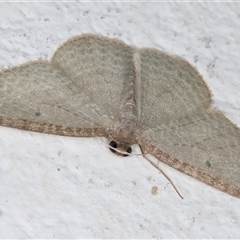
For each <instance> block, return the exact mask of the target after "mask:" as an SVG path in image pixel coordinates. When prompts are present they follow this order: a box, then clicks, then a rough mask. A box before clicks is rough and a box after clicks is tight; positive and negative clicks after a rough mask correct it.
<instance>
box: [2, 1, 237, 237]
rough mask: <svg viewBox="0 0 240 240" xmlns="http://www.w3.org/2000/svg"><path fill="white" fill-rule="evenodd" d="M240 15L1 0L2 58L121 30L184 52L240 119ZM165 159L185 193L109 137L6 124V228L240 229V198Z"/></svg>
mask: <svg viewBox="0 0 240 240" xmlns="http://www.w3.org/2000/svg"><path fill="white" fill-rule="evenodd" d="M239 22H240V4H239V3H107V2H105V3H70V2H69V3H68V2H65V3H56V2H55V3H54V2H51V3H1V4H0V68H1V69H2V68H5V67H9V66H14V65H19V64H21V63H25V62H27V61H30V60H36V59H38V58H44V59H50V58H51V56H52V55H53V53H54V51H55V50H56V49H57V47H58V46H59V45H60V44H61V43H63V42H64V41H66V40H67V39H69V38H70V37H73V36H76V35H80V34H82V33H94V34H98V35H104V36H109V37H115V38H118V39H121V40H123V41H124V42H126V43H128V44H130V45H133V46H136V47H153V48H157V49H159V50H163V51H165V52H168V53H170V54H174V55H179V56H182V57H184V58H186V59H187V60H188V61H189V62H190V63H192V64H193V65H194V66H196V67H197V69H198V70H199V72H200V73H201V74H202V75H203V78H204V79H205V81H206V82H207V84H208V85H209V87H210V89H211V91H212V93H213V100H214V105H215V106H216V107H218V108H219V109H221V110H222V111H224V112H225V113H226V114H227V116H228V117H229V118H230V119H231V120H232V121H233V122H235V123H236V124H238V126H240V79H239V76H240V68H239V56H240V50H239V49H240V30H239V29H240V28H239ZM136 151H138V150H137V149H136ZM161 166H162V168H163V169H164V171H165V172H166V173H167V174H168V176H169V177H170V178H171V179H172V181H173V182H174V183H175V184H176V185H177V188H178V190H179V191H180V192H181V194H182V195H183V196H184V200H181V199H180V198H179V197H178V196H177V194H176V193H175V192H174V190H173V188H172V187H171V185H170V184H169V183H168V181H167V180H166V179H165V178H164V177H163V176H162V175H161V174H160V173H159V172H158V171H157V170H156V169H155V168H154V167H152V166H151V165H150V164H149V163H148V162H147V161H146V160H145V159H144V158H142V157H133V156H132V157H127V158H122V157H117V156H115V155H114V154H112V153H111V152H110V151H109V150H108V148H107V147H106V146H105V145H104V144H103V142H102V141H101V139H98V138H93V139H87V138H70V137H60V136H52V135H46V134H41V133H33V132H26V131H21V130H16V129H10V128H4V127H0V238H196V237H198V238H237V237H238V238H239V237H240V227H239V226H240V199H237V198H234V197H231V196H229V195H227V194H225V193H222V192H220V191H218V190H215V189H213V188H211V187H209V186H207V185H205V184H202V183H201V182H198V181H196V180H195V179H192V178H190V177H188V176H186V175H184V174H181V173H179V172H178V171H176V170H174V169H172V168H169V167H167V166H165V165H163V164H162V165H161ZM226 171H227V169H226ZM154 186H157V188H158V194H157V195H152V193H151V189H152V187H154Z"/></svg>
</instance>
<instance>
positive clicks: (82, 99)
mask: <svg viewBox="0 0 240 240" xmlns="http://www.w3.org/2000/svg"><path fill="white" fill-rule="evenodd" d="M0 96H1V97H0V117H1V121H0V123H1V125H4V126H9V127H16V128H23V129H27V130H33V131H43V130H44V129H39V130H38V129H33V126H32V125H31V124H30V122H35V123H39V124H46V126H47V125H49V124H52V125H56V126H57V125H58V126H62V127H65V128H68V127H70V128H105V127H106V126H105V123H106V121H104V119H103V117H102V116H101V114H100V112H101V110H100V109H99V108H98V106H97V105H94V104H92V103H91V101H90V100H89V98H88V96H87V95H86V94H85V93H84V92H83V91H82V90H81V89H80V88H78V87H76V86H75V84H73V82H72V81H71V79H69V77H68V76H66V75H65V74H63V73H62V72H61V71H60V70H58V69H56V68H54V67H52V66H51V65H50V64H49V63H48V62H44V61H37V62H31V63H28V64H25V65H22V66H20V67H14V68H11V69H8V70H4V71H2V72H1V73H0ZM22 120H23V121H22ZM24 121H25V123H24ZM23 125H24V126H23ZM42 128H43V126H42ZM48 131H49V133H52V132H51V131H55V130H54V128H53V129H48V130H47V129H46V130H45V132H48ZM43 132H44V131H43ZM53 133H54V132H53ZM56 134H58V133H56Z"/></svg>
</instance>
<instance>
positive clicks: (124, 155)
mask: <svg viewBox="0 0 240 240" xmlns="http://www.w3.org/2000/svg"><path fill="white" fill-rule="evenodd" d="M126 152H127V153H131V152H132V148H131V147H128V149H127V151H126ZM128 156H129V155H128V154H123V157H128Z"/></svg>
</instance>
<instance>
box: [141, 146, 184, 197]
mask: <svg viewBox="0 0 240 240" xmlns="http://www.w3.org/2000/svg"><path fill="white" fill-rule="evenodd" d="M139 146H140V145H139ZM140 149H141V152H142V155H143V157H145V158H146V159H147V160H148V162H150V163H151V164H152V165H153V166H154V167H155V168H157V169H158V170H159V171H160V172H161V173H162V174H163V176H164V177H165V178H166V179H167V180H168V181H169V182H170V183H171V185H172V187H173V188H174V190H175V191H176V192H177V194H178V196H179V197H180V198H181V199H183V196H182V195H181V194H180V192H179V191H178V190H177V187H176V186H175V185H174V183H173V182H172V180H171V179H170V178H169V177H168V176H167V174H166V173H165V172H164V171H163V170H162V169H161V168H160V167H159V166H158V165H157V164H156V163H154V162H152V161H151V160H150V159H149V158H148V157H147V156H146V154H147V153H144V152H143V150H142V147H141V146H140Z"/></svg>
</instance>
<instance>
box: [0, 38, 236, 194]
mask: <svg viewBox="0 0 240 240" xmlns="http://www.w3.org/2000/svg"><path fill="white" fill-rule="evenodd" d="M0 125H1V126H5V127H13V128H18V129H24V130H29V131H36V132H41V133H47V134H57V135H63V136H73V137H105V138H107V139H109V146H110V149H111V150H112V151H113V152H116V153H117V154H120V155H123V156H127V155H129V154H130V153H131V145H132V144H139V145H140V147H141V149H142V151H143V153H144V154H146V153H148V154H151V155H152V156H154V157H156V158H157V159H158V160H159V161H162V162H164V163H166V164H168V165H169V166H171V167H173V168H175V169H177V170H179V171H181V172H183V173H185V174H187V175H189V176H191V177H193V178H195V179H198V180H200V181H202V182H204V183H206V184H208V185H210V186H212V187H214V188H217V189H219V190H221V191H223V192H226V193H228V194H230V195H232V196H235V197H238V198H240V132H239V129H238V128H237V127H236V126H235V125H234V124H233V123H231V122H230V121H229V120H228V119H227V118H226V117H225V116H224V114H223V113H222V112H220V111H219V110H216V109H215V108H214V107H212V100H211V93H210V90H209V89H208V87H207V85H206V83H205V82H204V80H203V78H202V77H201V76H200V74H199V73H198V71H197V70H196V69H195V68H194V67H192V66H191V65H190V64H189V63H188V62H187V61H185V60H184V59H182V58H180V57H176V56H170V55H168V54H166V53H163V52H161V51H158V50H155V49H148V48H143V49H138V48H135V47H131V46H128V45H126V44H125V43H123V42H122V41H119V40H117V39H110V38H107V37H101V36H96V35H90V34H86V35H82V36H78V37H74V38H72V39H70V40H68V41H67V42H66V43H64V44H63V45H62V46H60V47H59V48H58V49H57V51H56V52H55V54H54V55H53V57H52V59H51V61H50V62H49V61H44V60H38V61H33V62H28V63H26V64H23V65H21V66H17V67H12V68H8V69H5V70H3V71H1V72H0Z"/></svg>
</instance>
